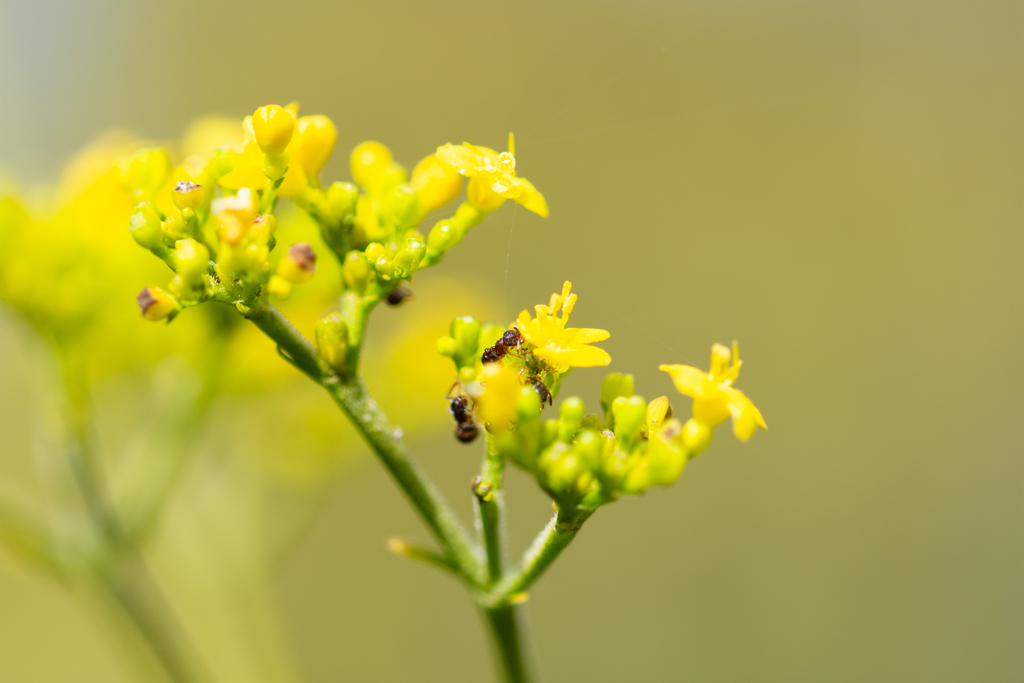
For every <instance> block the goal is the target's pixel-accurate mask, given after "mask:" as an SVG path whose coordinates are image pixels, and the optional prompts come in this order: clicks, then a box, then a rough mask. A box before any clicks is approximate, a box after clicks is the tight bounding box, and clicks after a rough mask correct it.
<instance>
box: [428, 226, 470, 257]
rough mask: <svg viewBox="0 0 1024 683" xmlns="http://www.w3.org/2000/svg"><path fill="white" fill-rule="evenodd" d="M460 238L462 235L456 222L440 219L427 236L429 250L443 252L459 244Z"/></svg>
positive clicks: (437, 252)
mask: <svg viewBox="0 0 1024 683" xmlns="http://www.w3.org/2000/svg"><path fill="white" fill-rule="evenodd" d="M460 239H462V236H461V234H460V233H459V230H458V228H456V227H455V224H454V223H452V222H451V221H438V222H437V224H435V225H434V227H433V228H431V229H430V235H429V236H428V237H427V250H428V251H430V252H431V253H436V254H443V253H444V252H446V251H448V250H449V249H451V248H452V247H454V246H455V245H456V244H458V243H459V240H460Z"/></svg>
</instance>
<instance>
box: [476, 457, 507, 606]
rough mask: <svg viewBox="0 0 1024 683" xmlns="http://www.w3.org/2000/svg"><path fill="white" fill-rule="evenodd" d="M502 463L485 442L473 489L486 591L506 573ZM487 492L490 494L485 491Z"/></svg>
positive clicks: (503, 461)
mask: <svg viewBox="0 0 1024 683" xmlns="http://www.w3.org/2000/svg"><path fill="white" fill-rule="evenodd" d="M504 472H505V459H504V458H502V457H501V456H500V455H498V454H497V453H495V452H494V450H493V449H492V448H491V443H490V437H488V439H487V453H486V456H485V457H484V464H483V471H482V472H481V474H480V479H479V482H478V483H477V485H476V486H475V487H474V492H475V493H476V492H478V491H479V492H485V491H486V492H485V493H484V495H481V494H480V493H477V495H476V505H477V514H478V515H479V516H480V536H481V540H482V541H483V546H484V554H485V556H486V558H487V588H490V587H492V586H493V585H494V584H495V583H497V582H498V581H499V580H500V579H501V576H502V574H503V573H504V571H505V529H504V526H505V519H504V518H505V492H504V491H503V490H502V485H503V481H502V480H503V477H504ZM487 489H489V490H487Z"/></svg>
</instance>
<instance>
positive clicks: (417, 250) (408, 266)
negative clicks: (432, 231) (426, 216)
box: [394, 232, 427, 275]
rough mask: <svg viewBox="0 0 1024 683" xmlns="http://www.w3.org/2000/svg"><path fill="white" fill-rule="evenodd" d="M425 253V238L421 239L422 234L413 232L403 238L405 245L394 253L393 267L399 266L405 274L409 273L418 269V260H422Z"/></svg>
mask: <svg viewBox="0 0 1024 683" xmlns="http://www.w3.org/2000/svg"><path fill="white" fill-rule="evenodd" d="M426 253H427V245H426V240H424V239H423V235H421V234H420V233H418V232H414V233H413V234H412V235H410V236H409V237H407V238H406V239H405V245H404V246H403V247H402V249H401V251H399V252H398V253H397V254H395V259H394V263H395V267H396V268H401V269H402V270H403V271H404V272H405V273H406V274H408V275H411V274H412V273H415V272H416V271H417V270H418V269H419V267H420V261H422V260H423V256H424V255H425V254H426Z"/></svg>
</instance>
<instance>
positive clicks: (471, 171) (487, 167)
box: [437, 133, 548, 218]
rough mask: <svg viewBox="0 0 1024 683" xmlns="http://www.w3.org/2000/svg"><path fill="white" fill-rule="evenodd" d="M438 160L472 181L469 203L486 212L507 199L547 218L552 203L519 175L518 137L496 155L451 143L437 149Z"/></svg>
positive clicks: (490, 151) (484, 149)
mask: <svg viewBox="0 0 1024 683" xmlns="http://www.w3.org/2000/svg"><path fill="white" fill-rule="evenodd" d="M437 158H438V159H440V160H441V161H443V162H445V163H446V164H448V165H449V166H451V167H452V168H454V169H455V170H456V172H458V173H459V174H460V175H464V176H466V177H467V178H470V179H471V180H470V181H469V187H467V188H466V192H467V197H468V199H469V202H470V203H471V204H472V205H473V206H475V207H476V208H478V209H481V210H483V211H493V210H495V209H497V208H498V207H499V206H501V205H502V203H504V201H505V200H506V199H511V200H513V201H516V202H518V203H519V204H522V205H523V206H525V207H526V208H527V209H529V210H530V211H533V212H534V213H536V214H538V215H540V216H543V217H545V218H546V217H547V215H548V204H547V202H546V201H545V200H544V195H542V194H541V193H540V192H538V191H537V188H535V187H534V186H533V183H531V182H530V181H529V180H527V179H526V178H520V177H519V176H517V175H516V158H515V138H514V137H513V135H512V134H511V133H509V135H508V151H507V152H501V153H500V154H499V153H498V152H495V151H494V150H493V149H488V148H487V147H477V146H476V145H471V144H469V143H468V142H464V143H462V144H461V145H453V144H451V143H450V142H449V143H448V144H445V145H442V146H440V147H438V148H437Z"/></svg>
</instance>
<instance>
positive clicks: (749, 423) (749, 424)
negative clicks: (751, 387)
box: [726, 387, 768, 441]
mask: <svg viewBox="0 0 1024 683" xmlns="http://www.w3.org/2000/svg"><path fill="white" fill-rule="evenodd" d="M726 393H727V394H728V396H729V413H730V414H732V429H733V432H734V433H735V434H736V438H738V439H739V440H740V441H746V440H747V439H749V438H750V437H751V436H753V435H754V432H755V431H756V430H757V428H758V427H760V428H761V429H768V426H767V425H766V424H765V423H764V418H763V417H762V416H761V411H760V410H758V409H757V407H756V406H754V403H753V402H752V401H751V400H750V399H749V398H747V397H746V395H745V394H744V393H743V392H742V391H739V390H738V389H732V388H731V387H730V388H729V389H727V390H726Z"/></svg>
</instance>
